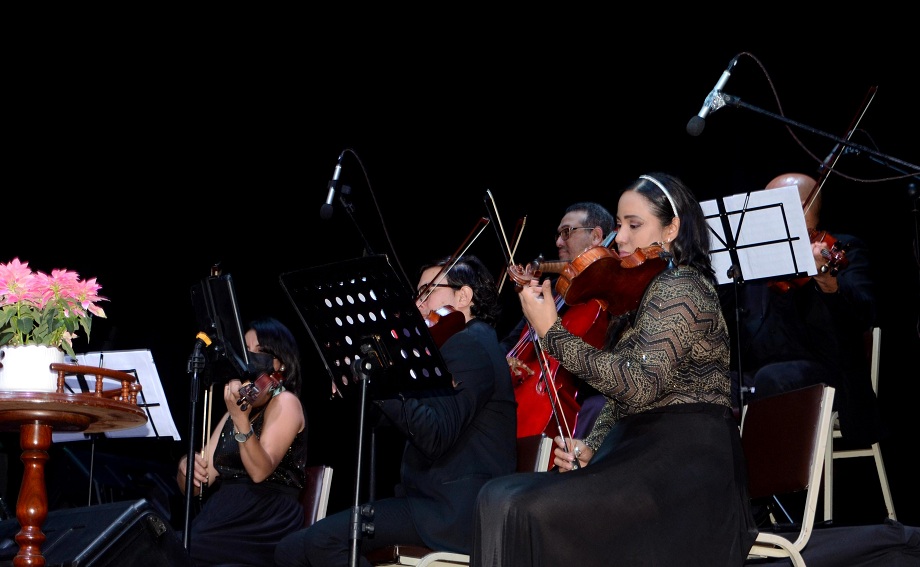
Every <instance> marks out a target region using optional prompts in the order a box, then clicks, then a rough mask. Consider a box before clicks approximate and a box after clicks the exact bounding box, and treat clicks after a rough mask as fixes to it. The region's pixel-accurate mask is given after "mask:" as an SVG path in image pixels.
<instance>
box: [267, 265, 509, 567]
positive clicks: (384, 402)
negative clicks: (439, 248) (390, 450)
mask: <svg viewBox="0 0 920 567" xmlns="http://www.w3.org/2000/svg"><path fill="white" fill-rule="evenodd" d="M448 268H449V269H448ZM417 289H418V296H417V300H416V305H417V306H418V309H419V311H420V312H421V314H422V316H423V317H425V318H427V317H429V316H430V315H431V314H433V313H436V312H437V311H438V310H439V309H441V308H444V307H447V306H449V307H450V308H451V309H448V310H446V311H447V312H450V313H460V314H461V315H460V316H461V318H462V324H461V325H459V327H458V329H457V330H456V331H455V332H454V333H453V334H452V335H451V336H449V337H446V338H445V341H444V342H443V343H442V344H441V345H440V346H439V351H440V353H441V355H442V356H443V358H444V362H445V363H446V365H447V369H448V370H449V371H450V373H451V377H452V378H453V383H454V386H453V388H451V389H449V390H447V391H443V392H441V391H432V392H430V393H429V392H425V394H424V397H408V396H403V395H400V396H398V397H396V398H393V399H377V400H374V403H373V406H372V407H374V408H376V409H377V410H379V411H380V413H381V414H382V415H383V416H384V418H385V421H386V423H388V424H390V425H392V426H393V427H395V428H396V429H398V430H399V432H400V433H401V434H402V435H403V436H404V437H405V438H406V444H405V448H404V451H403V455H402V463H401V466H400V484H399V485H398V486H397V487H396V489H395V491H394V496H392V497H389V498H382V499H378V500H376V501H375V502H374V535H373V537H372V538H365V539H364V540H363V541H362V551H363V552H364V553H367V552H369V551H372V550H374V549H378V548H381V547H388V546H392V545H422V546H426V547H429V548H432V549H438V550H445V551H453V552H458V553H465V554H469V553H470V549H471V545H472V525H473V505H474V503H475V501H476V495H477V494H478V493H479V489H480V488H481V487H482V485H483V484H484V483H485V482H486V481H488V480H490V479H493V478H496V477H499V476H503V475H507V474H509V473H512V472H514V470H515V468H516V461H517V453H516V439H517V435H516V433H517V429H516V425H517V421H516V413H515V400H514V392H513V391H512V389H513V386H512V384H511V379H510V377H509V374H510V373H509V370H508V363H507V362H506V361H505V353H504V352H503V351H502V350H501V348H500V347H499V346H498V337H497V335H496V333H495V328H494V325H495V322H496V321H497V319H498V315H499V303H498V291H497V286H496V284H495V280H494V278H493V276H492V275H491V272H490V271H489V270H488V269H487V268H486V267H485V266H484V265H483V264H482V262H481V261H480V260H479V259H478V258H476V257H475V256H471V255H465V256H462V257H461V258H460V259H459V260H457V261H456V262H454V259H452V258H445V259H443V260H441V261H438V262H436V263H433V264H429V265H426V266H424V267H422V269H421V270H420V271H419V280H418V287H417ZM452 317H453V315H452V314H447V315H444V316H442V317H441V318H440V319H439V321H438V322H437V323H436V325H442V324H452V323H451V321H450V319H451V318H452ZM432 334H433V335H434V333H432ZM350 525H351V510H344V511H342V512H339V513H337V514H332V515H330V516H327V517H326V518H324V519H322V520H320V521H318V522H316V523H315V524H313V525H312V526H310V527H308V528H306V529H304V530H301V531H299V532H297V533H295V534H292V535H290V536H287V537H286V538H285V539H284V540H282V542H281V543H280V544H279V545H278V548H277V551H276V553H275V561H276V565H278V566H279V567H291V566H307V565H348V564H349V559H350V557H349V552H350V544H351V541H350V537H349V534H350V531H349V526H350ZM359 561H360V564H361V565H362V566H369V565H370V563H369V562H368V560H367V559H366V558H365V557H363V556H362V557H360V558H359Z"/></svg>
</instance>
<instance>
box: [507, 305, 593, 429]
mask: <svg viewBox="0 0 920 567" xmlns="http://www.w3.org/2000/svg"><path fill="white" fill-rule="evenodd" d="M562 326H564V327H565V328H566V329H568V330H569V331H570V332H571V333H572V334H574V335H577V336H579V337H582V338H583V339H584V340H585V342H587V343H588V344H590V345H592V346H594V347H597V348H600V347H601V346H603V344H604V337H605V335H606V333H607V312H606V310H604V309H603V307H602V306H601V304H600V302H598V301H588V302H586V303H583V304H580V305H572V306H570V307H568V308H567V309H566V311H565V313H563V315H562ZM539 354H540V353H539V352H537V350H536V345H535V344H534V342H533V341H532V340H531V337H530V326H529V325H528V326H527V327H525V328H524V331H523V332H522V333H521V338H520V339H519V340H518V343H517V345H515V347H514V348H513V349H512V350H511V352H509V353H508V356H509V357H513V358H517V359H518V360H520V361H521V362H522V363H523V364H524V365H525V366H527V368H529V369H530V370H531V371H532V372H533V374H532V375H530V374H527V373H526V372H523V371H522V373H521V375H520V376H513V377H512V379H513V380H514V397H515V399H516V400H517V403H518V407H517V423H518V430H517V435H518V437H527V436H528V435H539V434H540V433H546V434H547V435H548V436H550V437H554V436H556V435H557V434H558V432H557V431H556V420H555V419H554V418H553V404H555V403H557V402H558V406H557V408H556V409H557V410H558V411H561V413H562V415H560V416H559V420H560V421H561V422H562V423H567V424H569V426H570V427H572V428H573V429H574V427H575V420H576V419H577V417H578V410H579V409H580V405H581V403H580V401H579V400H578V399H577V395H578V389H577V388H576V386H575V380H574V377H573V376H572V374H571V373H570V372H569V371H568V370H566V369H565V368H563V367H562V366H561V365H560V364H559V362H558V361H557V360H556V359H555V358H553V357H551V356H548V355H546V356H545V362H546V367H547V376H546V378H547V380H546V381H544V380H543V366H542V365H541V364H540V360H539V359H538V358H537V357H538V355H539ZM546 384H550V385H551V387H552V388H553V390H554V391H553V392H552V397H551V396H550V393H549V392H547V391H546ZM557 398H558V400H557Z"/></svg>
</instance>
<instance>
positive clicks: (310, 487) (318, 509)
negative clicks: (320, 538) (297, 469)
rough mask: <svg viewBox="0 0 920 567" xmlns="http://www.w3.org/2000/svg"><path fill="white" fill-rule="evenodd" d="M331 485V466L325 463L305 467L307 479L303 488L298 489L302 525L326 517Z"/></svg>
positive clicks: (305, 525)
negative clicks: (301, 510)
mask: <svg viewBox="0 0 920 567" xmlns="http://www.w3.org/2000/svg"><path fill="white" fill-rule="evenodd" d="M331 485H332V467H330V466H326V465H313V466H309V467H307V481H306V483H304V487H303V490H301V491H300V504H301V506H303V525H304V527H308V526H310V525H312V524H313V523H314V522H317V521H319V520H322V519H323V518H325V517H326V508H327V507H328V505H329V488H330V486H331Z"/></svg>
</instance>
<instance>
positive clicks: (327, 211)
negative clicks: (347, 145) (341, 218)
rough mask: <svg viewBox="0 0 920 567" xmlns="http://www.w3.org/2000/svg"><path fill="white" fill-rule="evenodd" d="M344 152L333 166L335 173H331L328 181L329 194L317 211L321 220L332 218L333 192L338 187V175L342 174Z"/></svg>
mask: <svg viewBox="0 0 920 567" xmlns="http://www.w3.org/2000/svg"><path fill="white" fill-rule="evenodd" d="M343 157H345V152H344V151H343V152H342V153H340V154H339V160H338V162H336V164H335V171H333V172H332V180H331V181H329V185H328V186H327V187H328V188H329V193H328V194H327V195H326V202H325V203H323V206H322V207H320V209H319V217H320V218H321V219H323V220H329V219H330V218H332V199H333V197H335V190H336V188H337V187H338V186H339V175H341V173H342V158H343Z"/></svg>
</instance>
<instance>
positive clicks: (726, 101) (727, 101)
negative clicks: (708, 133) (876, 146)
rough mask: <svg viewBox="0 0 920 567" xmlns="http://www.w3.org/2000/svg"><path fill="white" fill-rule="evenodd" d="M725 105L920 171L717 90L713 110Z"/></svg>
mask: <svg viewBox="0 0 920 567" xmlns="http://www.w3.org/2000/svg"><path fill="white" fill-rule="evenodd" d="M725 105H729V106H735V107H738V108H746V109H748V110H753V111H755V112H757V113H760V114H764V115H766V116H769V117H771V118H775V119H776V120H779V121H780V122H784V123H786V124H789V125H791V126H795V127H797V128H801V129H803V130H807V131H809V132H811V133H813V134H818V135H819V136H824V137H825V138H829V139H831V140H833V141H835V142H837V143H838V144H843V145H845V146H847V147H850V148H853V149H855V150H858V151H861V152H866V153H867V154H869V155H872V156H875V157H877V158H879V159H880V160H882V162H883V163H884V164H885V165H886V166H888V167H892V166H891V165H890V163H889V162H895V163H898V164H901V165H903V166H905V167H908V168H910V169H912V170H914V171H917V172H920V166H917V165H914V164H912V163H908V162H906V161H903V160H900V159H898V158H895V157H892V156H889V155H886V154H883V153H881V152H878V151H876V150H873V149H872V148H869V147H866V146H863V145H860V144H857V143H854V142H851V141H850V140H847V139H845V138H841V137H839V136H835V135H833V134H829V133H827V132H824V131H822V130H818V129H817V128H813V127H811V126H808V125H807V124H803V123H801V122H796V121H795V120H791V119H789V118H786V117H785V116H782V115H780V114H776V113H774V112H770V111H769V110H765V109H763V108H759V107H757V106H754V105H752V104H748V103H746V102H744V101H742V100H741V99H740V98H738V97H736V96H732V95H729V94H725V93H722V92H717V93H716V94H715V96H714V97H713V101H712V112H715V111H716V110H718V109H720V108H722V107H723V106H725ZM892 169H895V168H893V167H892Z"/></svg>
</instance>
